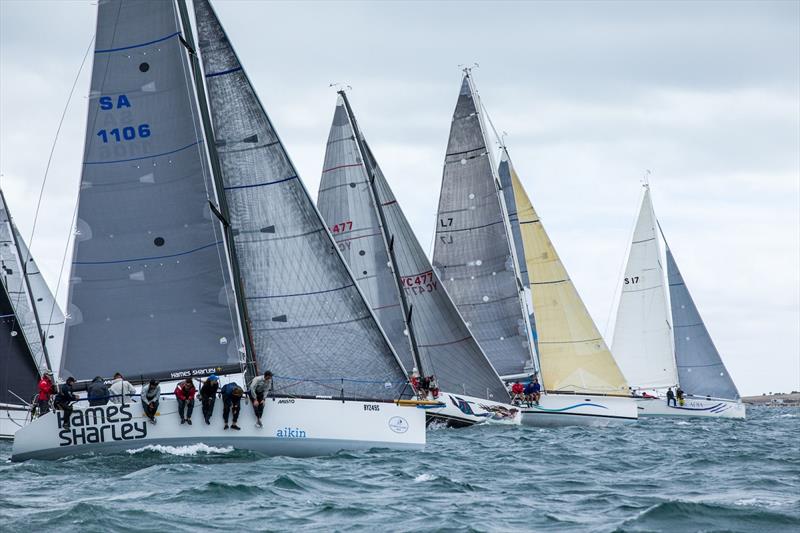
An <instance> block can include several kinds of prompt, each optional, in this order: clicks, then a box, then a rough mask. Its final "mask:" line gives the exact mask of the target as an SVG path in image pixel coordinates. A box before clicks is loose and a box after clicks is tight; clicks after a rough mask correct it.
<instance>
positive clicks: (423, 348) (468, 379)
mask: <svg viewBox="0 0 800 533" xmlns="http://www.w3.org/2000/svg"><path fill="white" fill-rule="evenodd" d="M342 120H343V121H344V123H341V122H342ZM335 130H336V133H335V134H334V131H335ZM334 135H335V136H336V137H335V138H336V139H345V141H343V142H340V143H337V144H339V145H341V144H346V145H347V148H346V150H348V152H349V153H352V154H353V155H354V157H353V158H352V160H351V161H352V163H350V164H352V165H354V166H353V167H351V168H354V169H359V170H360V173H359V175H358V177H360V178H361V182H360V183H358V184H357V187H356V189H357V188H358V187H365V188H366V190H365V194H362V195H357V196H356V195H352V196H350V198H349V199H346V198H343V195H342V194H341V193H340V194H339V195H337V196H334V195H329V194H327V193H323V192H321V193H320V199H319V204H320V210H321V211H322V213H323V215H324V214H325V213H326V212H331V213H336V214H338V215H342V216H344V217H345V218H347V217H348V216H349V215H350V214H351V213H360V212H364V211H368V210H371V211H372V212H373V213H374V214H375V218H376V219H378V218H380V217H379V216H378V210H380V211H381V212H382V214H383V217H384V220H385V221H386V226H387V234H388V236H389V238H388V242H389V243H392V245H393V247H394V257H395V260H396V264H395V266H396V268H397V271H398V274H399V279H400V284H401V287H400V288H398V287H397V285H396V284H397V281H396V279H397V278H396V277H395V276H394V274H392V276H391V278H390V281H391V283H392V287H390V288H389V289H388V290H390V291H392V292H393V293H395V294H396V293H397V291H398V290H403V291H404V295H405V299H406V302H407V304H408V307H409V309H410V310H411V326H412V329H413V331H414V333H415V337H416V341H417V349H418V351H419V357H420V360H421V363H422V368H421V369H419V371H420V372H421V373H423V374H426V375H428V374H434V375H435V376H436V378H437V381H438V383H439V386H440V388H441V389H442V390H445V391H448V392H456V393H462V394H466V395H470V396H474V397H478V398H492V399H494V400H497V401H504V400H507V399H508V393H507V392H506V390H505V387H504V386H503V383H502V382H501V381H500V378H499V377H498V375H497V373H496V372H495V371H494V369H493V368H492V366H491V364H490V363H489V361H488V360H487V359H486V356H485V355H484V354H483V352H482V351H481V349H480V347H479V346H478V343H477V342H476V341H475V339H474V338H473V337H472V335H471V333H470V331H469V328H467V326H466V324H464V321H463V320H462V319H461V316H460V315H459V313H458V310H457V309H456V307H455V304H453V302H452V301H451V300H450V297H449V296H448V295H447V292H446V291H445V289H444V287H443V286H442V283H441V280H440V279H439V277H438V276H437V275H436V273H434V271H433V268H432V266H431V264H430V261H428V258H427V257H426V256H425V252H424V251H423V249H422V246H420V244H419V241H418V240H417V238H416V236H415V235H414V232H413V231H412V229H411V226H410V225H409V223H408V221H407V220H406V218H405V215H404V214H403V211H402V209H401V208H400V204H398V203H397V200H396V198H395V197H394V194H393V193H392V190H391V188H390V187H389V184H388V182H387V181H386V178H385V176H384V175H383V172H382V171H381V169H380V167H379V165H378V163H377V161H376V160H375V157H374V156H373V155H372V152H371V151H370V150H369V147H368V145H367V143H366V140H365V139H363V137H362V139H361V141H362V145H363V146H364V147H365V150H366V152H367V153H366V156H365V157H367V158H369V161H368V162H369V166H370V168H371V169H372V170H373V172H374V178H375V194H376V196H377V198H376V199H374V198H373V195H372V188H371V186H370V183H369V182H368V181H367V180H368V170H367V168H366V166H365V164H364V161H363V160H362V158H361V157H360V152H359V149H358V146H357V144H356V142H355V129H354V127H353V124H352V123H351V122H350V119H349V118H348V115H347V112H346V109H345V105H344V102H343V101H342V100H341V98H340V100H339V101H338V102H337V106H336V112H335V114H334V123H333V126H332V129H331V139H333V138H334ZM362 135H363V133H362ZM338 150H339V148H338V147H337V146H336V145H335V144H334V145H331V144H329V145H328V152H329V153H330V152H331V151H338ZM326 160H327V154H326ZM326 168H331V167H330V166H328V164H327V163H326ZM330 174H331V173H325V172H323V176H322V182H321V186H320V191H323V190H334V191H335V190H337V189H338V190H340V191H346V190H347V189H354V188H353V187H350V186H349V185H348V183H347V182H343V181H340V180H337V179H336V178H337V176H331V175H330ZM337 186H338V187H337ZM376 200H377V205H376ZM334 203H336V204H337V205H335V206H334V205H331V204H334ZM354 229H356V226H355V225H354ZM377 244H379V246H380V250H377V253H376V255H377V257H376V259H375V260H376V262H377V261H379V260H380V259H381V258H383V257H388V255H389V252H388V250H387V249H386V245H387V244H388V243H387V241H386V240H384V239H381V240H380V241H377ZM351 267H353V265H352V263H351ZM354 270H356V269H355V268H354ZM400 318H401V320H402V315H401V316H400ZM402 342H404V343H405V345H408V340H407V339H405V338H404V339H402ZM409 368H410V367H409Z"/></svg>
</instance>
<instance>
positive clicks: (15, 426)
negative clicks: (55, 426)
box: [0, 405, 31, 440]
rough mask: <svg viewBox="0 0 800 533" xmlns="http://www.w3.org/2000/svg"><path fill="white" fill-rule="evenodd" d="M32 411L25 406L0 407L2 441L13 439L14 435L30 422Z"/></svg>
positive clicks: (0, 437) (0, 436) (0, 435)
mask: <svg viewBox="0 0 800 533" xmlns="http://www.w3.org/2000/svg"><path fill="white" fill-rule="evenodd" d="M30 416H31V410H30V409H29V408H28V407H25V406H21V405H20V406H14V405H3V406H0V439H3V440H7V439H13V438H14V434H15V433H16V432H17V431H18V430H19V429H20V428H22V427H24V426H26V425H27V424H28V422H30Z"/></svg>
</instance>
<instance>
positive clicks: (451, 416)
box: [426, 392, 522, 427]
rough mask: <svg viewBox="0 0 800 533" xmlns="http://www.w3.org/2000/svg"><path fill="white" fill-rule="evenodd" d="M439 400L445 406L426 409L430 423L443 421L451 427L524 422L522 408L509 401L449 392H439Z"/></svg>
mask: <svg viewBox="0 0 800 533" xmlns="http://www.w3.org/2000/svg"><path fill="white" fill-rule="evenodd" d="M437 400H438V401H439V402H441V403H442V404H443V407H430V408H428V409H426V412H427V414H428V424H440V423H443V424H446V425H447V426H451V427H466V426H473V425H475V424H483V423H493V424H507V425H511V426H518V425H520V423H521V422H522V411H521V410H520V408H519V407H517V406H514V405H510V404H507V403H500V402H495V401H492V400H483V399H481V398H475V397H473V396H466V395H464V394H451V393H449V392H442V393H439V397H438V398H437Z"/></svg>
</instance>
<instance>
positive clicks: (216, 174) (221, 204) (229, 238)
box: [178, 0, 258, 382]
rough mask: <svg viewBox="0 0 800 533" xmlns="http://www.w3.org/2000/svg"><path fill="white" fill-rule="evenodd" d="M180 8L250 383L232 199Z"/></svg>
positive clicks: (250, 350)
mask: <svg viewBox="0 0 800 533" xmlns="http://www.w3.org/2000/svg"><path fill="white" fill-rule="evenodd" d="M178 10H179V12H180V18H181V26H183V31H184V34H185V35H186V38H185V39H184V38H182V37H181V42H182V43H183V45H184V47H186V49H187V50H188V52H189V58H190V61H191V65H192V74H193V76H194V83H195V88H196V93H197V100H198V103H199V105H198V107H199V109H200V117H201V120H202V123H203V133H204V136H205V141H206V146H207V148H208V157H209V160H210V161H211V175H212V178H213V180H214V189H215V191H216V193H217V194H216V197H217V198H216V200H217V206H215V205H214V204H213V203H211V201H209V207H210V208H211V211H212V212H213V213H214V215H215V216H216V217H217V218H218V219H219V221H220V222H221V223H222V227H223V228H224V231H225V247H226V248H227V250H228V257H229V260H230V263H231V270H232V272H231V274H232V278H233V290H234V295H235V299H236V308H237V309H238V311H239V321H240V323H241V328H242V335H243V337H244V350H245V381H246V382H249V381H250V380H251V379H252V378H254V377H255V376H256V375H257V374H258V367H257V364H256V358H255V348H254V345H253V339H252V335H251V334H250V319H249V318H248V314H247V305H246V304H245V299H244V287H243V283H242V277H241V274H240V272H239V260H238V258H237V256H236V247H235V244H234V241H233V233H232V231H231V225H230V222H229V220H230V216H229V214H228V213H229V212H228V202H227V199H226V198H225V194H224V193H223V192H222V191H223V190H224V189H223V184H222V181H221V176H222V170H221V167H220V164H219V155H218V154H217V147H216V143H215V140H214V130H213V127H212V125H211V118H210V116H209V113H208V99H207V98H206V93H205V85H204V81H203V72H202V70H201V68H200V61H199V59H198V55H197V48H196V46H195V42H194V34H193V33H192V24H191V20H190V19H189V12H188V10H187V8H186V0H178Z"/></svg>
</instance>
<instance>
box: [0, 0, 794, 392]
mask: <svg viewBox="0 0 800 533" xmlns="http://www.w3.org/2000/svg"><path fill="white" fill-rule="evenodd" d="M214 5H215V7H216V9H217V13H218V15H219V17H220V19H221V21H222V23H223V25H224V26H225V28H226V30H227V32H228V35H229V37H230V38H231V41H232V43H233V45H234V46H235V47H236V49H237V52H238V53H239V56H240V58H241V60H242V63H243V65H244V67H245V69H246V70H247V71H248V73H249V75H250V78H251V80H252V81H253V83H254V85H255V87H256V90H257V91H258V92H259V95H260V97H261V99H262V102H263V103H264V106H265V107H266V109H267V112H268V113H269V114H270V116H271V118H272V119H273V122H274V124H275V126H276V128H277V129H278V132H279V134H280V135H281V137H282V139H283V141H284V142H285V144H286V147H287V149H288V151H289V154H290V156H291V157H292V159H293V160H294V162H295V164H296V166H297V167H298V170H299V171H300V175H301V177H302V178H303V180H304V181H305V183H306V185H307V186H308V188H309V189H310V191H311V193H312V195H313V197H314V199H315V200H316V192H317V187H318V184H319V178H320V171H321V167H322V160H323V156H324V151H325V142H326V139H327V135H328V128H329V127H330V122H331V118H332V115H333V110H334V105H335V101H336V95H335V92H334V90H333V89H331V88H329V87H328V85H329V84H330V83H331V82H343V83H346V84H349V85H351V86H352V87H353V89H352V91H351V93H350V94H351V100H352V104H353V107H354V110H355V112H356V115H357V117H358V119H359V122H360V125H361V126H362V129H363V130H364V133H365V135H366V136H367V138H368V140H369V142H370V144H371V146H372V148H373V150H374V152H375V155H376V157H377V158H378V160H379V162H380V164H381V167H382V168H383V170H384V172H385V173H386V175H387V178H388V179H389V181H390V183H391V185H392V187H393V188H394V192H395V194H396V196H397V197H398V200H399V202H400V204H401V205H402V207H403V208H404V210H405V212H406V214H407V216H408V218H409V220H410V221H411V224H412V225H413V226H414V229H415V231H416V232H417V235H418V237H419V238H420V241H421V242H422V243H423V246H424V247H425V248H426V249H428V250H430V245H431V236H432V233H433V229H434V221H435V214H436V206H437V202H438V193H439V184H440V181H441V174H442V165H443V161H444V151H445V147H446V143H447V136H448V131H449V128H450V119H451V116H452V112H453V107H454V106H455V101H456V97H457V94H458V89H459V84H460V77H461V71H460V69H459V67H458V65H459V64H467V63H470V64H471V63H474V62H477V63H478V64H480V67H479V68H476V69H475V71H474V77H475V80H476V84H477V87H478V90H479V92H480V94H481V97H482V99H483V103H484V104H485V105H486V107H487V108H488V110H489V113H490V115H491V118H492V120H493V121H494V123H495V124H496V125H497V127H498V128H499V129H500V130H504V131H506V132H508V136H507V138H506V142H507V144H508V147H509V150H510V152H511V156H512V158H513V160H514V163H515V166H516V168H517V171H518V172H519V174H520V175H521V178H522V180H523V183H524V184H525V186H526V188H527V190H528V193H529V194H530V196H531V199H532V201H533V203H534V206H535V207H536V209H537V210H538V212H539V214H540V215H541V216H542V220H543V222H544V224H545V227H546V229H547V231H548V232H549V234H550V237H551V239H552V240H553V243H554V244H555V246H556V248H557V249H558V251H559V253H560V254H561V257H562V259H563V261H564V263H565V265H566V267H567V269H568V271H569V272H570V275H571V277H572V279H573V280H574V281H575V283H576V285H577V287H578V290H579V291H580V293H581V295H582V296H583V298H584V300H585V302H586V304H587V306H588V308H589V310H590V312H591V313H592V316H593V317H594V318H595V320H596V321H597V323H598V326H599V328H600V330H601V331H605V334H606V337H607V338H608V339H609V340H610V336H611V331H609V330H606V325H607V323H608V319H609V315H610V313H611V311H612V309H613V308H614V306H615V299H616V296H617V291H618V282H619V278H620V275H621V269H622V264H623V261H624V260H625V253H626V248H627V246H628V242H629V240H630V237H631V231H632V226H633V223H634V217H635V215H636V212H637V210H638V202H639V199H640V194H641V184H640V182H641V176H642V175H643V174H644V172H645V170H646V169H650V170H651V171H652V175H651V178H650V181H651V187H652V192H653V199H654V204H655V209H656V214H657V216H658V217H659V219H660V222H661V224H662V227H663V229H664V232H665V233H666V236H667V238H668V239H669V242H670V247H671V248H672V250H673V252H674V254H675V258H676V260H677V262H678V264H679V266H680V268H681V270H682V273H683V276H684V278H685V280H686V282H687V284H688V286H689V289H690V291H691V292H692V295H693V297H694V298H695V301H696V303H697V305H698V307H699V309H700V312H701V314H702V316H703V318H704V320H705V322H706V325H707V326H708V329H709V330H710V332H711V335H712V337H713V338H714V341H715V343H716V345H717V347H718V348H719V349H720V352H721V353H722V356H723V359H724V360H725V363H726V365H727V366H728V369H729V370H730V373H731V374H732V376H733V378H734V380H735V381H736V383H737V385H738V387H739V389H740V391H741V392H742V393H743V394H745V395H748V394H760V393H761V392H770V391H773V392H777V391H787V392H788V391H789V390H790V389H794V390H800V2H796V1H782V2H772V3H771V2H761V1H759V2H752V3H751V2H723V1H714V2H529V3H525V2H507V3H503V2H491V3H490V2H486V3H483V2H471V3H457V2H441V3H435V2H380V3H378V2H372V3H367V2H332V1H331V2H294V3H292V2H257V1H241V0H231V1H219V0H218V1H217V2H215V3H214ZM95 16H96V5H95V3H91V2H87V1H83V0H81V1H67V0H64V1H45V0H38V1H37V0H33V1H32V0H25V1H21V0H0V45H1V49H0V173H2V177H0V186H2V188H3V190H4V192H5V194H6V197H7V200H8V202H9V204H10V208H11V210H12V213H13V215H14V216H15V219H16V222H17V224H18V226H19V227H20V229H21V231H22V232H23V235H24V236H25V237H26V238H30V236H31V232H32V230H33V222H34V214H35V211H36V204H37V199H38V197H39V190H40V188H41V187H42V181H43V178H44V173H45V167H46V164H47V160H48V156H49V152H50V149H51V146H52V143H53V139H54V137H55V134H56V129H57V127H58V123H59V119H60V116H61V113H62V110H63V108H64V105H65V103H66V102H67V97H68V95H69V91H70V88H71V86H72V83H73V80H74V79H75V76H76V73H77V72H78V70H79V67H80V64H81V61H82V60H83V57H84V54H85V52H86V49H87V46H88V45H89V42H90V40H91V39H92V36H93V34H94V24H95ZM90 63H91V54H90V55H89V59H88V61H87V64H86V65H85V67H84V69H83V72H82V75H81V76H80V78H79V80H78V85H77V88H76V90H75V95H74V97H73V99H72V101H71V103H70V106H69V108H68V112H67V116H66V120H65V122H64V126H63V128H62V130H61V133H60V135H59V137H58V141H57V143H56V150H55V153H54V156H53V161H52V166H51V169H50V173H49V175H48V177H47V182H46V185H45V188H44V196H43V202H42V207H41V211H40V215H39V218H38V222H37V226H36V230H35V233H34V234H33V241H32V250H33V253H34V256H35V257H36V259H37V261H38V262H39V264H40V267H41V268H42V270H43V271H44V272H45V275H46V277H47V279H48V281H49V282H51V286H55V285H56V283H57V280H58V276H59V271H60V270H61V265H62V258H63V255H64V251H65V248H64V247H65V245H66V242H67V236H68V234H69V233H70V227H69V221H70V220H71V218H72V213H73V210H74V206H75V200H76V195H77V187H78V182H79V179H80V172H81V159H82V150H83V141H84V129H85V120H86V118H85V117H86V102H87V100H86V95H87V94H88V83H89V74H90V70H91V64H90ZM65 279H66V276H65ZM64 295H65V287H64V286H63V281H62V285H61V287H60V288H59V299H60V300H62V301H63V298H64Z"/></svg>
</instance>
